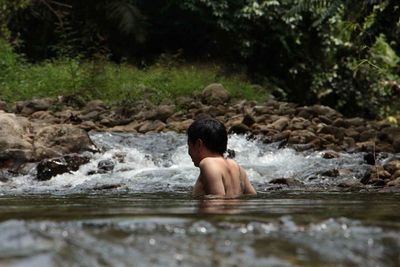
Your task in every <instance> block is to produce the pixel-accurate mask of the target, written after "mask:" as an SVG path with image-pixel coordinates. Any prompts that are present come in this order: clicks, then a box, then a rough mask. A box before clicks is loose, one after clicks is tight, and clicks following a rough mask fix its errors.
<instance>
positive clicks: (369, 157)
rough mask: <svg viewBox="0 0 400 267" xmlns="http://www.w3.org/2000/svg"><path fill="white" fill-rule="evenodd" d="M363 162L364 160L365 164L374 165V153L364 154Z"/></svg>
mask: <svg viewBox="0 0 400 267" xmlns="http://www.w3.org/2000/svg"><path fill="white" fill-rule="evenodd" d="M364 160H365V163H367V164H368V165H375V163H376V157H375V155H374V153H367V154H365V155H364Z"/></svg>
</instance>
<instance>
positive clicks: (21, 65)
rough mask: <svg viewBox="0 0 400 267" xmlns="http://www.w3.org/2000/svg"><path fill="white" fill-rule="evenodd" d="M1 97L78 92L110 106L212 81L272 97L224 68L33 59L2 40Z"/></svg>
mask: <svg viewBox="0 0 400 267" xmlns="http://www.w3.org/2000/svg"><path fill="white" fill-rule="evenodd" d="M0 70H1V72H2V73H3V74H4V75H1V76H0V88H1V90H0V99H2V100H5V101H7V102H14V101H18V100H27V99H31V98H33V97H47V96H50V97H57V96H60V95H64V96H67V95H76V96H80V97H81V98H83V99H85V100H88V99H102V100H104V101H105V102H107V103H109V104H118V103H129V102H134V101H136V100H140V99H143V98H145V97H146V98H149V100H150V101H152V102H154V103H160V102H162V101H163V100H165V99H171V100H173V99H175V98H176V97H178V96H184V95H191V94H193V93H194V92H201V90H203V89H204V87H205V86H207V85H208V84H210V83H214V82H218V83H222V84H223V85H224V86H225V88H226V89H227V90H228V91H230V92H231V94H232V96H234V97H237V98H245V99H258V100H262V99H266V97H267V94H266V92H258V91H256V90H255V89H253V87H252V86H251V84H250V83H249V82H248V81H246V80H245V79H244V78H243V77H241V76H239V75H229V76H226V75H223V74H222V72H221V69H220V68H219V67H218V66H213V65H206V66H199V65H197V66H191V65H180V66H164V65H163V64H155V65H153V66H151V67H149V68H146V69H138V68H136V67H134V66H132V65H129V64H124V63H122V64H116V63H112V62H110V61H106V60H101V59H97V60H96V61H88V60H81V59H79V58H74V59H71V58H61V59H53V60H47V61H43V62H41V63H36V64H32V63H28V62H27V61H26V60H25V59H24V58H22V57H21V56H18V55H16V54H15V53H14V52H13V51H12V49H11V47H10V46H9V45H8V44H6V43H5V42H1V41H0Z"/></svg>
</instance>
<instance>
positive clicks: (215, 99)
mask: <svg viewBox="0 0 400 267" xmlns="http://www.w3.org/2000/svg"><path fill="white" fill-rule="evenodd" d="M201 97H202V102H203V103H205V104H209V105H213V106H218V105H219V104H224V103H227V102H228V101H229V100H230V98H231V97H230V94H229V92H228V91H227V90H226V89H225V88H224V86H223V85H222V84H219V83H213V84H210V85H208V86H207V87H206V88H204V90H203V92H202V96H201Z"/></svg>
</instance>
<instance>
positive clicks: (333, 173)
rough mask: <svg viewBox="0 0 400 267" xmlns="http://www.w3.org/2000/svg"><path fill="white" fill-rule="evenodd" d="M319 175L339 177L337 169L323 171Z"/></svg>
mask: <svg viewBox="0 0 400 267" xmlns="http://www.w3.org/2000/svg"><path fill="white" fill-rule="evenodd" d="M320 174H321V175H322V176H328V177H338V176H339V170H338V169H331V170H327V171H323V172H321V173H320Z"/></svg>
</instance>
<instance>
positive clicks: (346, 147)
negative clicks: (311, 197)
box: [0, 84, 400, 186]
mask: <svg viewBox="0 0 400 267" xmlns="http://www.w3.org/2000/svg"><path fill="white" fill-rule="evenodd" d="M1 109H3V111H1ZM4 109H6V105H5V103H0V170H1V171H0V176H1V177H0V179H2V180H7V176H9V175H12V174H15V173H17V174H21V173H24V172H26V171H27V169H29V167H32V164H34V165H35V166H36V165H37V163H38V162H40V163H41V164H42V165H40V164H39V165H38V166H42V167H40V168H42V169H43V171H42V172H41V174H40V175H39V174H38V176H37V177H38V179H39V180H40V177H42V178H43V177H44V178H43V179H50V178H51V176H52V175H49V174H46V172H50V173H51V172H52V171H54V168H55V167H53V168H52V167H51V166H50V165H49V166H47V165H45V163H46V162H51V164H53V165H54V166H61V165H62V166H64V167H63V168H61V169H60V170H58V171H57V170H56V171H55V173H62V172H65V171H71V170H75V169H76V168H78V167H79V164H72V165H73V166H72V167H71V162H81V164H83V163H85V162H87V161H86V160H85V159H82V157H80V159H81V160H78V159H77V158H74V156H71V155H81V154H82V152H84V151H91V152H94V151H96V150H97V148H96V147H95V145H94V144H93V143H92V141H91V140H90V138H89V136H88V134H87V132H88V131H91V130H94V131H112V132H137V133H147V132H163V131H175V132H180V133H183V132H185V131H186V129H187V127H188V126H189V125H190V124H191V123H192V122H193V120H194V119H196V118H197V117H200V116H212V117H215V118H217V119H219V120H220V121H222V122H224V123H225V125H226V126H227V128H228V129H229V132H230V133H237V134H247V135H248V136H249V137H250V138H251V137H254V136H259V137H261V138H262V139H263V140H264V141H265V142H279V145H280V146H281V147H286V146H289V147H292V148H294V149H296V150H298V151H304V150H327V151H328V152H327V153H325V156H326V157H327V158H329V157H337V156H338V155H339V154H338V153H337V152H341V151H345V152H349V153H352V152H365V160H366V162H368V163H369V164H371V171H370V172H369V173H368V174H367V175H366V176H365V177H364V179H362V180H361V182H362V183H364V184H372V185H375V186H400V160H397V159H395V158H396V157H394V159H393V160H391V161H388V162H387V164H385V166H377V165H376V164H375V159H376V156H377V155H378V154H379V153H390V154H392V153H400V128H399V127H395V126H394V125H391V124H390V123H389V122H387V121H368V120H365V119H362V118H346V117H344V116H343V115H342V114H340V113H339V112H337V111H335V110H333V109H331V108H329V107H326V106H321V105H314V106H307V107H305V106H297V105H295V104H293V103H286V102H278V101H274V100H269V101H267V102H265V103H259V102H256V101H243V100H237V99H233V98H232V97H231V96H230V95H229V93H228V92H227V91H226V90H225V89H224V88H223V86H222V85H220V84H211V85H209V86H208V87H206V88H205V89H204V90H203V91H202V93H200V94H197V95H194V96H192V97H179V98H177V99H173V100H165V101H164V102H163V103H162V104H160V105H154V104H151V103H150V102H147V101H138V102H136V103H131V104H129V105H123V106H117V107H108V106H107V105H106V104H104V103H103V102H102V101H100V100H94V101H90V102H88V103H85V104H84V105H82V106H79V105H77V102H76V101H75V99H74V98H73V97H59V98H58V99H51V98H42V99H33V100H30V101H24V102H18V103H16V104H15V107H14V108H12V110H8V112H7V111H4ZM71 157H72V158H71ZM49 159H55V161H54V160H49ZM54 162H56V163H54ZM57 162H58V163H57ZM68 162H69V163H68ZM43 164H44V165H43ZM43 166H44V167H43ZM38 168H39V167H38ZM40 168H39V169H40ZM43 172H44V173H43Z"/></svg>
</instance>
